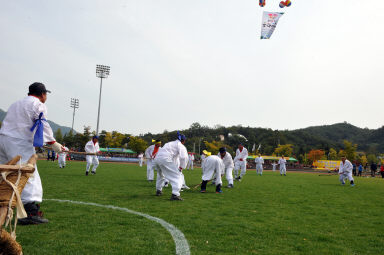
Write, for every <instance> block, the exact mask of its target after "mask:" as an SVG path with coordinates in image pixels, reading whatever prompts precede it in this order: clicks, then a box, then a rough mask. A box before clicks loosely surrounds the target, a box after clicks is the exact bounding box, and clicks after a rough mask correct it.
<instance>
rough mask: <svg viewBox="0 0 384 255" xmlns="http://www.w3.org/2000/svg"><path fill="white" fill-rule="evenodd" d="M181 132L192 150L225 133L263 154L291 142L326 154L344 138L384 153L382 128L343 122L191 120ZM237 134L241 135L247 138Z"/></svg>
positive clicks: (298, 150) (227, 139)
mask: <svg viewBox="0 0 384 255" xmlns="http://www.w3.org/2000/svg"><path fill="white" fill-rule="evenodd" d="M182 132H184V133H185V135H186V136H187V137H188V139H187V143H186V145H187V148H188V150H191V151H192V150H193V146H195V151H196V152H198V146H199V144H200V147H201V150H203V149H205V145H204V143H203V142H202V141H208V142H212V141H218V140H219V137H220V135H222V136H224V143H225V144H227V145H229V146H231V147H232V148H236V147H237V144H238V143H239V142H243V144H245V146H246V147H247V148H248V149H252V147H253V144H255V145H256V147H257V146H258V145H259V144H261V151H262V153H265V154H271V153H272V152H273V151H274V149H275V148H276V147H277V145H278V144H279V143H280V144H292V145H293V149H294V154H295V155H300V154H304V153H305V152H308V151H310V150H311V149H323V150H325V151H326V153H327V152H328V150H329V149H330V148H334V149H336V150H340V149H343V146H344V145H343V141H344V140H348V141H351V142H353V143H356V144H358V151H365V152H367V153H375V154H376V153H383V152H384V127H382V128H379V129H375V130H374V129H366V128H365V129H363V128H359V127H356V126H353V125H351V124H349V123H346V122H344V123H337V124H333V125H323V126H314V127H308V128H303V129H297V130H283V131H281V130H272V129H266V128H252V127H242V126H232V127H222V126H216V127H215V128H209V127H207V126H201V125H200V124H199V123H194V124H192V125H191V127H190V128H189V129H186V130H183V131H182ZM238 135H241V136H244V137H245V138H246V139H247V140H245V139H244V138H242V137H241V136H238ZM175 136H176V131H173V132H165V133H163V134H150V133H149V134H145V135H143V136H142V137H143V138H144V139H145V140H146V141H147V142H150V139H152V138H153V137H156V138H159V139H162V141H164V142H166V141H169V140H171V139H173V138H174V137H175ZM201 150H200V151H201Z"/></svg>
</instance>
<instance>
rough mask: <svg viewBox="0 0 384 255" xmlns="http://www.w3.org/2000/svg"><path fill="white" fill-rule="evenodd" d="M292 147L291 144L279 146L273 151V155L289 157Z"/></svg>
mask: <svg viewBox="0 0 384 255" xmlns="http://www.w3.org/2000/svg"><path fill="white" fill-rule="evenodd" d="M292 147H293V145H292V144H284V145H279V146H278V147H277V148H276V149H275V154H276V155H278V156H283V155H284V156H285V157H291V156H292V152H293V148H292Z"/></svg>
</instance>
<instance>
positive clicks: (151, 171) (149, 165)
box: [147, 159, 154, 181]
mask: <svg viewBox="0 0 384 255" xmlns="http://www.w3.org/2000/svg"><path fill="white" fill-rule="evenodd" d="M153 168H154V163H153V160H151V159H147V180H148V181H153V178H154V169H153Z"/></svg>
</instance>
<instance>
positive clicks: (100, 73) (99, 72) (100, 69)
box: [96, 65, 110, 135]
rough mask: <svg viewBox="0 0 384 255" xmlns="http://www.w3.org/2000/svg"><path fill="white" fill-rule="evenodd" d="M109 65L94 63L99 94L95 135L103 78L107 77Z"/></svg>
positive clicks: (97, 130)
mask: <svg viewBox="0 0 384 255" xmlns="http://www.w3.org/2000/svg"><path fill="white" fill-rule="evenodd" d="M109 69H110V67H109V66H103V65H96V77H98V78H100V94H99V111H98V112H97V127H96V135H99V119H100V104H101V89H102V87H103V79H106V78H108V75H109Z"/></svg>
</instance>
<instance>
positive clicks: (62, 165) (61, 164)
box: [57, 154, 66, 168]
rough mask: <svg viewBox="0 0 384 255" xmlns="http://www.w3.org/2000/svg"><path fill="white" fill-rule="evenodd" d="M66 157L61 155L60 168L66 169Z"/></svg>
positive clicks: (59, 159)
mask: <svg viewBox="0 0 384 255" xmlns="http://www.w3.org/2000/svg"><path fill="white" fill-rule="evenodd" d="M65 157H66V155H60V154H59V158H58V160H57V161H58V163H59V167H60V168H61V167H64V166H65Z"/></svg>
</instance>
